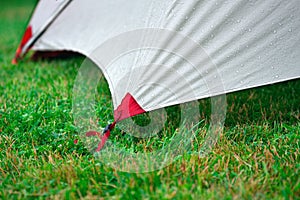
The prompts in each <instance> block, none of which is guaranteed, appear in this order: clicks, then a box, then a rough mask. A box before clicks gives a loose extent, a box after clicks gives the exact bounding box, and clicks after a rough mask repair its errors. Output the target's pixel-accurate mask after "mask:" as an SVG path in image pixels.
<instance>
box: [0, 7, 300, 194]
mask: <svg viewBox="0 0 300 200" xmlns="http://www.w3.org/2000/svg"><path fill="white" fill-rule="evenodd" d="M34 2H35V1H20V2H18V1H13V3H8V2H6V3H3V10H2V11H1V13H0V161H1V162H0V197H1V199H36V198H38V199H45V198H51V199H77V198H82V199H101V198H104V199H152V198H153V199H173V198H175V199H299V198H300V178H299V177H300V152H299V149H300V147H299V146H300V135H299V132H300V121H299V118H300V114H299V110H300V106H299V105H300V93H299V88H300V80H294V81H289V82H285V83H280V84H275V85H271V86H265V87H261V88H256V89H251V90H246V91H241V92H236V93H233V94H229V95H227V101H228V108H227V118H226V122H225V128H224V132H223V134H222V136H221V138H220V140H219V142H218V143H217V145H216V147H215V148H214V149H213V152H212V153H211V154H209V155H208V156H207V157H205V158H199V157H197V156H191V155H189V154H187V153H186V154H184V155H183V156H182V157H181V158H179V159H178V160H177V161H176V162H174V163H172V164H171V165H169V166H167V167H165V168H163V169H161V170H158V171H154V172H149V173H137V174H135V173H125V172H120V171H117V170H115V169H113V168H110V167H108V166H107V165H104V164H102V163H100V162H99V161H98V160H97V159H96V158H94V156H93V155H92V154H91V153H90V152H89V151H88V150H87V149H86V148H85V147H84V145H83V144H82V142H81V141H79V143H78V145H75V144H74V143H73V141H74V139H76V138H78V135H79V134H80V133H79V132H78V128H77V127H76V126H75V125H74V119H73V114H72V95H73V93H72V90H73V84H74V81H75V78H76V75H77V71H78V70H79V67H80V65H81V62H82V58H74V59H70V60H55V61H54V60H53V61H38V62H32V61H30V60H29V59H28V58H27V59H25V60H24V61H22V62H20V63H19V64H18V65H17V66H14V65H11V64H10V61H11V58H12V57H13V55H14V52H15V49H16V47H17V45H18V42H19V39H20V37H21V35H22V32H23V30H24V28H25V26H26V23H27V19H28V16H29V14H30V13H31V9H32V7H33V4H34ZM20 3H21V4H20ZM1 4H2V3H1ZM102 86H103V87H101V88H100V87H98V92H99V94H98V96H97V101H98V102H99V104H98V106H97V108H96V112H97V115H98V117H99V126H104V125H106V124H107V123H108V121H110V120H111V119H112V105H111V98H110V94H109V91H108V89H107V85H105V83H102ZM199 107H200V115H201V119H204V121H203V123H204V124H202V126H203V128H204V129H205V127H207V125H208V124H209V115H210V101H209V100H200V101H199ZM167 111H168V113H169V120H168V122H169V123H168V124H166V125H165V127H164V131H163V132H161V133H160V135H159V137H157V138H155V140H154V141H151V142H152V143H151V145H152V146H151V148H160V147H161V144H163V143H164V141H166V143H168V141H167V139H166V138H169V137H170V136H172V134H173V132H174V130H175V129H176V126H177V125H178V120H179V119H178V112H179V108H178V107H176V106H175V107H172V108H168V110H167ZM145 119H147V116H144V117H140V118H138V117H137V118H136V119H135V120H136V121H137V123H143V122H145V121H143V120H145ZM141 125H143V124H141ZM112 134H113V137H112V138H111V140H112V142H116V143H118V144H119V145H120V146H127V147H128V148H129V150H132V151H146V150H145V146H146V145H147V144H146V143H147V142H149V141H147V140H138V139H136V138H134V137H131V136H130V135H128V134H125V133H124V132H122V131H120V130H119V129H118V128H116V129H115V130H114V131H113V133H112ZM148 150H149V149H148Z"/></svg>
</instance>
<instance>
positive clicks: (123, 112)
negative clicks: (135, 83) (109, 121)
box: [114, 93, 146, 121]
mask: <svg viewBox="0 0 300 200" xmlns="http://www.w3.org/2000/svg"><path fill="white" fill-rule="evenodd" d="M144 112H146V111H145V110H144V109H143V108H142V107H141V106H140V105H139V104H138V102H137V101H136V100H135V99H134V97H133V96H132V95H131V94H130V93H127V94H126V95H125V97H124V98H123V100H122V102H121V104H120V105H119V106H118V108H117V109H116V110H115V111H114V117H115V120H116V121H121V120H123V119H126V118H129V117H133V116H135V115H138V114H142V113H144Z"/></svg>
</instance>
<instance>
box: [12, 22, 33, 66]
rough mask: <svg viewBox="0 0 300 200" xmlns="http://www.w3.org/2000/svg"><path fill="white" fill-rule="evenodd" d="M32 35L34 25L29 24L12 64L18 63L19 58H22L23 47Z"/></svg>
mask: <svg viewBox="0 0 300 200" xmlns="http://www.w3.org/2000/svg"><path fill="white" fill-rule="evenodd" d="M31 37H32V27H31V26H28V27H27V29H26V31H25V33H24V35H23V38H22V41H21V43H20V45H19V47H18V49H17V51H16V55H15V57H14V59H13V60H12V64H17V62H18V59H19V58H20V55H21V53H22V49H23V47H24V46H25V45H26V43H27V42H28V41H29V40H30V38H31Z"/></svg>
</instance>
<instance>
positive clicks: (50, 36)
mask: <svg viewBox="0 0 300 200" xmlns="http://www.w3.org/2000/svg"><path fill="white" fill-rule="evenodd" d="M53 2H54V1H52V0H41V1H40V2H39V5H38V6H37V8H36V11H35V13H34V15H33V17H32V20H31V21H30V26H32V30H33V31H32V32H33V33H32V35H35V39H31V40H30V41H32V42H33V41H34V43H29V42H27V43H26V42H24V44H23V43H22V44H21V47H22V46H23V47H27V48H28V47H29V46H32V49H33V50H39V51H57V50H72V51H76V52H79V53H82V54H84V55H86V56H88V57H89V58H91V59H92V60H93V61H94V62H95V63H96V64H97V65H98V66H99V67H100V68H101V70H102V72H103V73H104V75H105V77H106V79H107V81H108V83H109V86H110V90H111V93H112V97H113V103H114V108H115V118H116V120H118V119H119V120H120V119H124V118H127V117H130V116H133V115H136V114H139V113H142V112H144V111H151V110H154V109H158V108H162V107H165V106H169V105H174V104H178V103H184V102H187V101H192V100H196V99H201V98H205V97H211V96H215V95H219V94H224V93H228V92H233V91H238V90H243V89H247V88H253V87H258V86H262V85H267V84H272V83H276V82H281V81H286V80H291V79H296V78H299V77H300V40H299V38H300V4H299V1H298V0H289V1H285V0H268V1H265V0H253V1H246V0H236V1H227V0H210V1H206V0H197V1H196V0H186V1H174V0H164V1H160V0H131V1H125V0H114V1H99V0H88V1H80V0H73V1H58V2H59V3H53ZM48 5H52V7H51V6H50V7H51V9H49V12H48V10H47V14H45V15H43V8H45V7H47V6H48ZM47 8H48V7H47ZM63 8H65V9H63ZM50 10H51V12H50ZM42 16H43V17H42ZM50 22H51V23H50ZM44 27H47V28H44ZM37 30H39V31H37ZM26 50H27V49H26V48H25V49H22V51H21V52H22V53H25V52H26ZM22 53H21V54H22Z"/></svg>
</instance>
